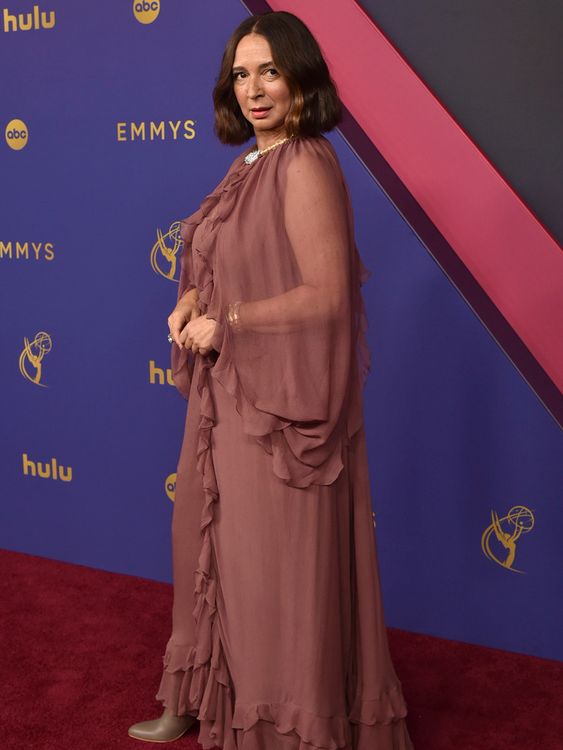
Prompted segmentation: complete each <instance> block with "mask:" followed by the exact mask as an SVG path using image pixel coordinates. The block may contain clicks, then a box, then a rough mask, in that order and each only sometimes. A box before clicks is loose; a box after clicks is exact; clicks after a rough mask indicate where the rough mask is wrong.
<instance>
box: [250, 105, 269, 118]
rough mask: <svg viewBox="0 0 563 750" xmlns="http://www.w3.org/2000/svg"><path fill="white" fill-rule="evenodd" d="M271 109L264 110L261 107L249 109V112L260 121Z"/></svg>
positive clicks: (265, 108)
mask: <svg viewBox="0 0 563 750" xmlns="http://www.w3.org/2000/svg"><path fill="white" fill-rule="evenodd" d="M271 109H272V108H271V107H264V108H262V107H261V108H260V109H251V110H250V111H251V112H252V114H253V116H254V117H257V118H258V119H261V118H262V117H266V115H267V114H268V112H269V111H270V110H271Z"/></svg>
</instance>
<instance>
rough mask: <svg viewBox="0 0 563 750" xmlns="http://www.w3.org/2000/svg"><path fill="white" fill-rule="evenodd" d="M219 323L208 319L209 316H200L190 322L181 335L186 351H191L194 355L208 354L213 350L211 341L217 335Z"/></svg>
mask: <svg viewBox="0 0 563 750" xmlns="http://www.w3.org/2000/svg"><path fill="white" fill-rule="evenodd" d="M216 326H217V321H216V320H214V319H213V318H208V317H207V315H199V316H198V317H197V318H194V319H193V320H190V322H189V323H188V324H187V325H186V326H185V328H184V330H183V331H182V333H181V334H180V338H181V339H182V343H183V344H184V346H185V347H186V349H191V350H192V352H193V353H194V354H196V353H197V352H199V353H200V354H208V353H209V352H210V351H211V349H212V348H213V347H212V346H211V340H212V338H213V334H214V333H215V328H216Z"/></svg>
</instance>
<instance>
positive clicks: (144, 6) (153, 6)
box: [133, 0, 160, 23]
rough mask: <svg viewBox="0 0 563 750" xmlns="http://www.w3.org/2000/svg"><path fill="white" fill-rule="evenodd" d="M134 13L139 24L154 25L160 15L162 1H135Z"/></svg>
mask: <svg viewBox="0 0 563 750" xmlns="http://www.w3.org/2000/svg"><path fill="white" fill-rule="evenodd" d="M133 13H134V14H135V18H136V19H137V21H138V22H139V23H152V22H153V21H156V19H157V17H158V14H159V13H160V0H133Z"/></svg>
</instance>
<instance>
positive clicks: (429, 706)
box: [0, 550, 563, 750]
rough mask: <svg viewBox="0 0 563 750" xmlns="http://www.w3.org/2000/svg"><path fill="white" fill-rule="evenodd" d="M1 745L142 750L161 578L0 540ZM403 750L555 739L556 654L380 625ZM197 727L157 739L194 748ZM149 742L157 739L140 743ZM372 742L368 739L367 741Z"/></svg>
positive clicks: (562, 667)
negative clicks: (406, 744) (402, 703)
mask: <svg viewBox="0 0 563 750" xmlns="http://www.w3.org/2000/svg"><path fill="white" fill-rule="evenodd" d="M0 566H1V570H2V576H1V583H0V586H1V597H2V599H1V607H2V620H1V628H2V631H1V637H2V642H1V643H2V648H1V652H0V653H1V656H0V678H1V681H2V683H1V684H2V699H1V705H0V747H1V748H2V750H11V749H12V748H14V749H15V748H17V749H18V750H27V749H28V748H34V749H35V748H37V750H121V749H122V748H127V749H128V750H142V749H143V748H148V747H150V746H151V745H150V744H149V743H141V742H139V741H138V740H134V739H132V738H130V737H128V735H127V728H128V727H129V726H130V725H131V724H133V723H134V722H136V721H142V720H144V719H150V718H156V716H158V715H159V714H160V712H161V706H160V703H157V702H156V701H155V700H154V695H155V694H156V691H157V688H158V683H159V680H160V673H161V667H162V661H161V655H162V653H164V646H165V644H166V640H167V639H168V637H169V635H170V617H171V605H172V588H171V587H170V586H169V585H167V584H161V583H155V582H153V581H147V580H145V579H141V578H135V577H133V576H125V575H119V574H115V573H106V572H103V571H99V570H94V569H92V568H86V567H83V566H80V565H70V564H68V563H61V562H55V561H53V560H47V559H45V558H40V557H34V556H32V555H26V554H20V553H15V552H7V551H3V550H0ZM389 640H390V644H391V651H392V656H393V660H394V663H395V666H396V669H397V672H398V674H399V677H400V679H401V681H402V683H403V688H404V692H405V698H406V701H407V705H408V707H409V716H408V718H407V722H408V727H409V731H410V734H411V737H412V740H413V743H414V746H415V750H533V749H535V748H538V749H539V748H541V750H562V749H563V664H562V663H560V662H552V661H548V660H545V659H538V658H535V657H529V656H523V655H520V654H514V653H510V652H506V651H499V650H496V649H490V648H482V647H478V646H471V645H468V644H464V643H458V642H454V641H446V640H442V639H440V638H433V637H430V636H424V635H418V634H416V633H409V632H405V631H400V630H395V629H390V630H389ZM196 737H197V727H196V728H194V729H193V730H192V732H191V733H190V735H189V736H187V737H186V736H184V737H183V738H182V739H180V740H177V741H176V742H175V743H171V744H167V745H165V747H175V748H178V750H182V748H183V749H184V750H196V748H199V747H200V746H199V745H198V743H197V741H196ZM152 747H160V745H152ZM373 750H377V748H373Z"/></svg>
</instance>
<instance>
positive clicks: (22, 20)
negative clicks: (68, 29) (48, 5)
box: [2, 5, 55, 33]
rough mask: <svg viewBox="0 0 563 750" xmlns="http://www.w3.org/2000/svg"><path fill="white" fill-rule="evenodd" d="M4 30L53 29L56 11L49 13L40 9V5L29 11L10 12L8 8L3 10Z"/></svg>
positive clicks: (6, 31)
mask: <svg viewBox="0 0 563 750" xmlns="http://www.w3.org/2000/svg"><path fill="white" fill-rule="evenodd" d="M2 15H3V21H4V32H5V33H9V32H10V31H39V30H40V29H52V28H54V26H55V11H54V10H50V11H49V13H48V14H47V12H46V11H44V10H39V6H38V5H34V6H33V10H32V11H31V12H28V13H13V14H12V13H10V11H9V10H8V8H4V11H3V14H2Z"/></svg>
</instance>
